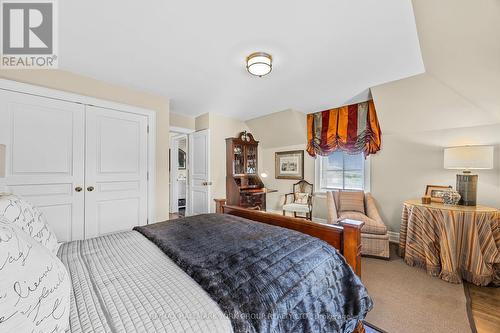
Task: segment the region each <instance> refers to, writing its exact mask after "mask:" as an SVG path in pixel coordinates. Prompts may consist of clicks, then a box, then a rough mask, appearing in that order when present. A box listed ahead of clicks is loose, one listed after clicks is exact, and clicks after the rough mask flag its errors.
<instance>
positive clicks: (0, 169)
mask: <svg viewBox="0 0 500 333" xmlns="http://www.w3.org/2000/svg"><path fill="white" fill-rule="evenodd" d="M0 178H5V145H0Z"/></svg>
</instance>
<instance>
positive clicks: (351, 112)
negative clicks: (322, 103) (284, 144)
mask: <svg viewBox="0 0 500 333" xmlns="http://www.w3.org/2000/svg"><path fill="white" fill-rule="evenodd" d="M381 141H382V132H381V130H380V125H379V123H378V119H377V112H376V110H375V104H374V103H373V101H372V100H371V101H368V102H363V103H358V104H352V105H347V106H342V107H340V108H336V109H331V110H326V111H323V112H317V113H312V114H308V115H307V152H308V153H309V155H311V156H313V157H316V155H321V156H327V155H329V154H330V153H332V152H334V151H337V150H343V151H345V152H347V153H350V154H358V153H361V152H363V153H364V154H365V157H366V156H368V155H370V154H375V153H376V152H377V151H379V150H380V145H381Z"/></svg>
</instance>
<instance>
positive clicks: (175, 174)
mask: <svg viewBox="0 0 500 333" xmlns="http://www.w3.org/2000/svg"><path fill="white" fill-rule="evenodd" d="M188 149H189V145H188V136H187V134H185V133H178V132H170V213H171V214H175V215H177V216H178V217H184V216H186V207H187V205H188V200H189V199H188V184H189V182H188V179H189V166H188V156H189V154H188Z"/></svg>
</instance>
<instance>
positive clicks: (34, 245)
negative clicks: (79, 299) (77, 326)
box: [0, 222, 71, 333]
mask: <svg viewBox="0 0 500 333" xmlns="http://www.w3.org/2000/svg"><path fill="white" fill-rule="evenodd" d="M70 292H71V280H70V276H69V274H68V272H67V270H66V267H64V264H63V263H62V262H61V261H60V260H59V259H58V258H57V257H56V256H55V255H54V254H53V253H51V252H50V251H49V250H48V249H47V248H46V247H44V246H42V245H41V244H40V243H38V242H37V241H35V240H34V239H33V238H31V237H30V236H29V235H28V234H26V233H25V232H24V231H22V230H21V229H20V228H19V227H17V226H16V225H14V224H12V223H10V224H6V223H2V222H0V332H19V333H21V332H33V333H42V332H43V333H45V332H64V331H65V330H67V329H68V327H69V312H70Z"/></svg>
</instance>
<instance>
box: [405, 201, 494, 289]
mask: <svg viewBox="0 0 500 333" xmlns="http://www.w3.org/2000/svg"><path fill="white" fill-rule="evenodd" d="M399 249H400V254H401V256H402V257H403V259H404V261H405V262H406V263H407V264H408V265H411V266H419V267H422V268H425V269H426V270H427V272H428V273H429V274H431V275H433V276H439V277H440V278H441V279H443V280H445V281H448V282H453V283H461V282H462V279H464V280H467V281H469V282H471V283H474V284H476V285H481V286H485V285H488V284H489V283H490V282H493V283H494V284H496V285H500V211H499V210H498V209H495V208H491V207H485V206H474V207H467V206H453V205H444V204H438V203H432V204H422V203H421V201H420V200H408V201H405V203H404V206H403V216H402V221H401V229H400V234H399Z"/></svg>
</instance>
